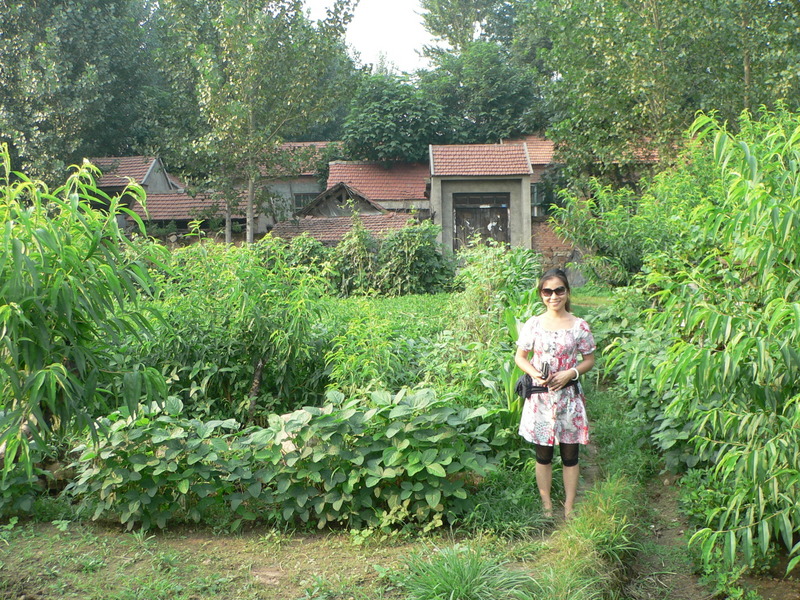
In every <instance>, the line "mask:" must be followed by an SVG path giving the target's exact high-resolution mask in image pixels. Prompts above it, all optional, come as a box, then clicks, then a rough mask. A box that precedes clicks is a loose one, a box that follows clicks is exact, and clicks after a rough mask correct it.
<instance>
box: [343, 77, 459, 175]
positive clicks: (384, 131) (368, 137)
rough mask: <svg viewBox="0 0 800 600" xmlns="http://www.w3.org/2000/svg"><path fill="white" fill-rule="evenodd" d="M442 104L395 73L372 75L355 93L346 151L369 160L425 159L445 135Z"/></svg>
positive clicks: (411, 160)
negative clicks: (442, 131)
mask: <svg viewBox="0 0 800 600" xmlns="http://www.w3.org/2000/svg"><path fill="white" fill-rule="evenodd" d="M443 118H444V115H443V111H442V107H441V106H440V105H439V104H438V103H436V102H435V101H434V100H432V99H430V98H429V97H428V95H427V94H425V93H423V92H422V90H420V89H418V88H416V87H415V86H413V85H412V84H410V83H409V82H407V81H406V80H404V79H403V78H400V77H397V76H394V75H372V76H371V77H368V78H366V79H365V80H364V82H363V83H362V85H361V86H360V87H359V89H358V90H357V91H356V93H355V94H354V95H353V99H352V104H351V108H350V114H349V115H348V117H347V120H346V121H345V126H344V136H343V137H342V140H343V141H344V146H345V151H346V152H347V153H348V155H349V156H350V157H351V158H354V159H365V160H379V161H392V160H399V161H405V162H424V161H427V159H428V145H429V144H434V143H436V142H437V140H439V139H440V138H441V136H442V133H441V128H442V121H443Z"/></svg>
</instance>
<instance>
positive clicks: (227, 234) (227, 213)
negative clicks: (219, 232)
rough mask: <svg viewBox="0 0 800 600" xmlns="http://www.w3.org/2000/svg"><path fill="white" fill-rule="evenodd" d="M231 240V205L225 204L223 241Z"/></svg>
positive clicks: (227, 242)
mask: <svg viewBox="0 0 800 600" xmlns="http://www.w3.org/2000/svg"><path fill="white" fill-rule="evenodd" d="M232 242H233V232H232V231H231V205H230V204H228V203H226V204H225V243H226V244H230V243H232Z"/></svg>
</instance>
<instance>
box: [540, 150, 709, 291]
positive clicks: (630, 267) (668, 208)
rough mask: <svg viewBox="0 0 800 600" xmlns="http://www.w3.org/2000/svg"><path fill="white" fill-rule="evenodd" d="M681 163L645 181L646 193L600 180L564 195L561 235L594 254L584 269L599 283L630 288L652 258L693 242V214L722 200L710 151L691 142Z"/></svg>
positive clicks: (557, 220) (558, 210) (558, 214)
mask: <svg viewBox="0 0 800 600" xmlns="http://www.w3.org/2000/svg"><path fill="white" fill-rule="evenodd" d="M678 164H679V166H678V167H673V168H669V169H665V170H664V171H662V172H661V173H659V174H658V175H657V176H655V177H654V178H653V179H652V180H651V181H648V182H644V185H643V188H644V191H643V192H641V193H639V192H635V191H633V190H631V189H629V188H619V189H614V188H612V187H611V186H605V185H603V184H601V183H600V181H599V180H597V179H592V180H590V181H589V183H588V185H587V187H586V189H585V190H582V191H580V192H576V191H570V190H564V191H562V192H561V197H560V205H559V206H553V207H552V208H551V210H552V213H553V221H554V224H555V230H556V232H557V233H558V234H559V235H560V236H562V237H564V238H565V239H568V240H570V242H572V244H574V245H575V246H577V247H580V248H583V249H585V250H586V251H588V253H587V254H586V255H585V256H584V263H583V265H585V267H587V268H588V269H589V272H590V273H591V275H592V276H593V278H594V279H595V280H596V281H598V282H601V283H604V284H610V285H614V286H622V285H630V284H631V283H632V282H633V278H634V277H635V276H636V275H637V274H638V273H639V272H640V271H641V269H642V265H643V262H644V260H645V258H646V257H647V256H648V255H652V254H654V253H657V252H680V250H681V248H682V247H683V246H684V245H686V244H687V243H689V241H690V238H691V229H690V228H689V227H687V221H688V220H689V219H690V215H691V213H692V212H693V211H696V210H698V209H700V207H703V206H707V205H708V204H709V203H713V202H715V201H717V199H718V198H719V197H720V195H721V194H722V193H723V182H722V181H721V179H720V177H719V176H718V174H717V172H716V169H715V166H714V164H713V160H712V156H711V152H709V150H708V148H707V147H705V146H701V145H697V144H695V143H689V144H688V145H687V146H686V148H685V149H684V150H683V151H682V152H681V156H680V158H679V159H678Z"/></svg>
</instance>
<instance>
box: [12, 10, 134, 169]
mask: <svg viewBox="0 0 800 600" xmlns="http://www.w3.org/2000/svg"><path fill="white" fill-rule="evenodd" d="M146 20H147V12H146V4H145V3H144V2H136V1H132V0H40V1H38V2H3V3H2V4H0V22H2V24H3V25H2V33H0V137H1V138H2V140H4V141H6V142H8V143H9V145H10V146H11V148H12V153H13V154H14V158H15V163H19V164H18V165H15V166H17V167H21V168H24V169H25V170H26V171H27V172H28V173H29V174H30V175H34V176H40V177H46V178H50V179H52V180H54V181H55V180H59V181H60V180H61V177H63V175H64V172H65V167H66V165H68V164H70V163H72V162H80V160H81V159H82V158H83V157H84V156H93V155H102V154H122V153H126V152H129V151H130V148H131V147H132V145H134V144H135V143H136V142H137V139H136V123H137V122H138V120H139V119H140V117H141V114H142V111H141V108H142V105H143V95H142V94H143V87H144V86H143V85H142V83H143V81H144V78H145V75H144V74H145V72H146V70H147V66H148V64H149V58H148V49H147V47H146V46H145V44H144V43H143V33H142V32H143V28H142V26H141V24H142V23H144V22H146Z"/></svg>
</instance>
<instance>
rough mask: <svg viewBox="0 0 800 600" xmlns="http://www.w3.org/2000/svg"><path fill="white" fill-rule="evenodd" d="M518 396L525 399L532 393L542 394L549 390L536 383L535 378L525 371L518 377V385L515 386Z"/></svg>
mask: <svg viewBox="0 0 800 600" xmlns="http://www.w3.org/2000/svg"><path fill="white" fill-rule="evenodd" d="M514 391H515V392H516V394H517V396H519V397H520V398H522V399H523V400H524V399H526V398H530V395H531V394H542V393H544V392H546V391H547V388H546V387H545V386H543V385H534V383H533V378H532V377H531V376H530V375H528V374H527V373H523V374H522V375H520V376H519V379H517V385H516V386H515V387H514Z"/></svg>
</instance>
